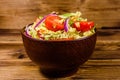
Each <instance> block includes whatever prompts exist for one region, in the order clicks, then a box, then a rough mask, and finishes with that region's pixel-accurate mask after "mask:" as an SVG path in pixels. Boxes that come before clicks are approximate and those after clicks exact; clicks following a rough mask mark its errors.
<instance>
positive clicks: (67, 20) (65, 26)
mask: <svg viewBox="0 0 120 80" xmlns="http://www.w3.org/2000/svg"><path fill="white" fill-rule="evenodd" d="M68 22H69V18H67V19H66V20H65V23H64V30H65V31H66V32H67V31H68Z"/></svg>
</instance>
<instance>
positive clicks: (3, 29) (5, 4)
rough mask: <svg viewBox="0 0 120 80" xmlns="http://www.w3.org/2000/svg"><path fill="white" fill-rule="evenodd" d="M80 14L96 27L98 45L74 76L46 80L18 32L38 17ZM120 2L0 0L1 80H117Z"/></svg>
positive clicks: (99, 0) (119, 79)
mask: <svg viewBox="0 0 120 80" xmlns="http://www.w3.org/2000/svg"><path fill="white" fill-rule="evenodd" d="M52 11H57V12H59V13H65V12H75V11H81V12H82V13H83V15H82V16H83V17H87V18H88V20H93V21H94V22H95V23H96V26H97V33H98V37H97V43H96V47H95V50H94V53H93V54H92V55H91V57H90V58H89V60H88V61H87V62H86V63H85V64H83V65H82V66H80V67H79V70H78V72H77V73H76V74H74V75H72V76H70V77H66V78H55V79H53V78H52V79H51V78H46V77H45V76H44V75H42V74H41V72H40V70H39V67H38V66H37V65H36V64H35V63H34V62H32V61H31V60H30V59H29V58H28V56H27V54H26V52H25V49H24V46H23V43H22V38H21V34H20V30H21V29H22V28H23V27H24V26H25V25H27V24H29V23H32V22H33V21H34V20H35V19H36V17H38V16H39V15H46V14H49V13H50V12H52ZM119 13H120V0H74V1H73V0H67V1H65V0H59V1H58V0H54V1H51V0H24V1H23V0H0V80H120V76H119V74H120V14H119Z"/></svg>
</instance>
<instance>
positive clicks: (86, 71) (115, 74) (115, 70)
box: [0, 61, 120, 80]
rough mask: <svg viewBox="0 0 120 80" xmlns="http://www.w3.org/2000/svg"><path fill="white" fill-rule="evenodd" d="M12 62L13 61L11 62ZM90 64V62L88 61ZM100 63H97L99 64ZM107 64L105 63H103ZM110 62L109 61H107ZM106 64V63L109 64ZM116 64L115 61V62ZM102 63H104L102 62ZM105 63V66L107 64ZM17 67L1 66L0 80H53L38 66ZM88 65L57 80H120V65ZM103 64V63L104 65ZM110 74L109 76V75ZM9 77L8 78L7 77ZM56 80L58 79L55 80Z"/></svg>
mask: <svg viewBox="0 0 120 80" xmlns="http://www.w3.org/2000/svg"><path fill="white" fill-rule="evenodd" d="M11 62H12V61H11ZM88 62H89V61H88ZM97 62H98V61H96V63H97ZM103 62H105V61H103ZM107 62H109V61H107ZM107 62H106V63H107ZM113 62H114V61H113ZM119 62H120V61H119ZM101 63H102V62H101ZM106 63H104V64H106ZM18 64H19V62H18V63H17V64H16V66H13V65H11V66H1V67H0V74H1V76H0V79H1V80H18V79H19V80H39V79H42V80H51V79H49V78H46V77H44V76H43V75H42V74H41V72H40V71H39V67H38V66H31V65H29V66H26V65H23V64H22V65H18ZM87 64H88V63H86V64H84V65H83V66H81V67H80V68H79V70H78V72H77V73H76V74H74V75H73V76H70V77H66V78H57V80H79V79H80V80H81V79H82V80H89V79H92V80H94V79H95V80H99V79H102V80H105V79H109V80H117V79H118V80H119V78H120V76H119V72H120V65H119V66H118V65H116V66H115V65H111V66H110V65H107V66H101V65H100V64H99V62H98V63H97V64H99V65H95V63H94V65H92V64H90V65H87ZM102 64H103V63H102ZM108 73H109V74H108ZM6 76H7V77H6ZM52 80H54V79H52ZM55 80H56V79H55Z"/></svg>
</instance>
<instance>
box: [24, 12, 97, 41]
mask: <svg viewBox="0 0 120 80" xmlns="http://www.w3.org/2000/svg"><path fill="white" fill-rule="evenodd" d="M94 33H95V26H94V22H93V21H87V19H86V18H82V17H81V12H75V13H65V14H57V13H51V14H48V15H46V16H39V17H38V18H37V19H36V21H35V22H34V23H33V24H32V25H30V26H26V28H25V34H26V35H27V36H29V37H32V38H36V39H40V40H74V39H80V38H83V37H86V36H90V35H92V34H94Z"/></svg>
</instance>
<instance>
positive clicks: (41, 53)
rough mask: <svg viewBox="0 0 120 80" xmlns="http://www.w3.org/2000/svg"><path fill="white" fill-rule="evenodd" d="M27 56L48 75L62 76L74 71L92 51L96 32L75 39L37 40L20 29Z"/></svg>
mask: <svg viewBox="0 0 120 80" xmlns="http://www.w3.org/2000/svg"><path fill="white" fill-rule="evenodd" d="M21 34H22V39H23V44H24V47H25V50H26V53H27V55H28V56H29V58H30V59H31V60H32V61H33V62H35V63H36V64H37V65H39V66H40V71H41V72H42V73H43V74H44V75H45V76H48V77H64V76H68V75H70V74H73V73H75V72H76V71H77V70H78V68H79V66H80V65H82V64H83V63H85V62H86V61H87V60H88V59H89V57H90V56H91V54H92V53H93V51H94V48H95V44H96V33H95V34H93V35H91V36H88V37H84V38H82V39H77V40H38V39H34V38H31V37H28V36H27V35H26V34H25V32H24V28H23V29H22V31H21Z"/></svg>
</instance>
